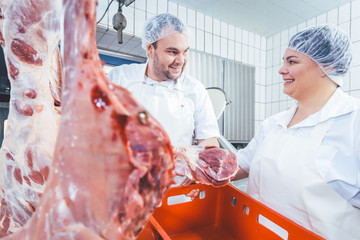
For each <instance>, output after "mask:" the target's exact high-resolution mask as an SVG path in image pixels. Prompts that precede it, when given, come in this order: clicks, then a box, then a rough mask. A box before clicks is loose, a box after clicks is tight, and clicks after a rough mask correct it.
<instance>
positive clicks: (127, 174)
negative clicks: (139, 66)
mask: <svg viewBox="0 0 360 240" xmlns="http://www.w3.org/2000/svg"><path fill="white" fill-rule="evenodd" d="M63 8H64V9H63V12H64V16H63V19H64V28H63V29H64V33H63V37H64V38H63V39H62V43H63V45H62V46H61V49H62V50H63V62H64V84H63V86H64V88H63V90H62V91H63V95H62V116H61V123H60V129H59V135H58V138H57V143H56V148H55V155H54V160H53V165H52V169H51V172H50V176H49V180H48V183H47V186H46V189H45V192H44V194H43V196H42V198H41V201H40V203H39V207H38V208H37V210H36V212H35V214H34V215H33V217H32V218H31V220H30V221H29V222H28V223H27V224H26V225H25V226H24V227H23V228H22V229H21V230H20V231H19V232H17V233H15V234H13V235H10V236H8V237H6V238H5V239H33V240H38V239H86V240H87V239H133V238H135V237H136V235H137V234H138V233H139V231H140V230H141V228H142V227H143V225H144V224H145V223H146V221H147V220H148V218H149V217H150V216H151V213H152V212H153V210H154V208H155V206H157V204H158V203H159V201H160V200H161V198H162V197H163V195H164V194H165V192H166V191H167V189H168V188H169V186H170V185H171V184H172V183H173V176H174V166H175V164H174V161H173V158H172V154H173V153H172V147H171V145H170V141H169V139H168V137H167V135H166V134H165V132H164V131H163V130H162V129H161V127H160V125H159V124H158V123H157V122H156V121H155V120H154V119H153V117H152V116H150V115H149V114H148V113H147V112H146V111H145V110H144V108H143V107H141V106H139V105H138V104H137V103H136V101H135V100H134V99H133V98H132V97H131V95H130V93H129V92H128V91H126V90H125V89H123V88H119V87H116V86H114V85H112V84H111V82H110V81H109V80H108V79H107V78H106V75H105V73H104V72H103V70H102V63H101V61H100V59H99V56H98V53H97V50H96V43H95V9H96V1H95V0H83V1H73V0H64V1H63Z"/></svg>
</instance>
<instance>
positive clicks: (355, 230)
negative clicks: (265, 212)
mask: <svg viewBox="0 0 360 240" xmlns="http://www.w3.org/2000/svg"><path fill="white" fill-rule="evenodd" d="M296 108H297V106H294V107H293V108H291V109H290V110H288V111H284V112H281V113H278V114H276V115H274V116H272V117H270V118H268V119H266V120H265V121H264V122H263V124H262V125H261V126H260V129H259V131H258V132H257V134H256V136H255V137H254V138H253V139H252V140H251V142H250V143H249V144H248V146H247V147H246V148H245V149H242V150H240V151H239V152H238V154H237V157H238V163H239V166H240V167H241V168H242V169H244V170H245V171H247V172H249V184H248V194H249V195H250V196H252V197H254V198H255V199H257V200H259V201H260V202H262V203H264V204H265V205H267V206H269V207H270V208H272V209H274V210H275V211H277V212H279V213H280V214H282V215H284V216H286V217H288V218H290V219H292V220H293V221H295V222H297V223H299V224H300V225H302V226H303V227H305V228H307V229H309V230H311V231H313V232H315V233H317V234H319V235H320V236H323V237H325V238H326V239H330V240H331V239H348V240H349V239H351V240H355V239H359V238H360V228H359V224H360V100H359V99H355V98H352V97H350V96H348V95H347V94H345V93H343V92H342V91H341V89H340V88H338V89H337V90H336V91H335V93H334V94H333V96H332V97H331V98H330V99H329V101H328V102H327V103H326V105H325V106H324V107H323V108H322V109H321V110H320V111H319V112H317V113H315V114H313V115H311V116H309V117H308V118H306V119H305V120H303V121H302V122H300V123H298V124H296V125H294V126H292V127H290V128H287V125H288V123H289V122H290V120H291V118H292V116H293V115H294V113H295V111H296Z"/></svg>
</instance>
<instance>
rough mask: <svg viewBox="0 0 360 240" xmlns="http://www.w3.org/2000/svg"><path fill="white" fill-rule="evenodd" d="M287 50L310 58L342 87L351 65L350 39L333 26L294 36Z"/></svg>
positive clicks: (320, 27) (309, 30) (309, 29)
mask: <svg viewBox="0 0 360 240" xmlns="http://www.w3.org/2000/svg"><path fill="white" fill-rule="evenodd" d="M288 48H289V49H291V50H294V51H297V52H300V53H302V54H305V55H307V56H309V57H310V58H312V59H313V60H314V61H315V62H316V63H317V64H318V65H319V66H320V68H321V69H322V70H323V71H324V72H325V73H326V74H327V76H328V77H329V78H330V79H331V80H333V81H334V82H335V83H336V84H337V85H339V86H342V85H343V80H342V79H341V77H342V76H344V75H345V74H346V73H347V72H348V70H349V68H350V64H351V59H352V55H351V49H350V48H351V41H350V37H349V36H348V35H347V34H346V33H345V32H343V31H342V30H341V29H340V28H338V27H336V26H333V25H322V26H315V27H310V28H307V29H305V30H303V31H300V32H298V33H297V34H295V35H294V36H293V37H292V38H291V39H290V42H289V46H288Z"/></svg>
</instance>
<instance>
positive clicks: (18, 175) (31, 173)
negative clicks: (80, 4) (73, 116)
mask: <svg viewBox="0 0 360 240" xmlns="http://www.w3.org/2000/svg"><path fill="white" fill-rule="evenodd" d="M56 4H57V3H56V1H49V0H37V1H35V0H12V1H10V0H1V2H0V44H1V46H2V47H3V50H4V55H5V61H6V65H7V69H8V76H9V79H10V83H11V95H10V96H11V97H10V102H9V115H8V121H7V127H6V134H5V136H4V141H3V143H2V146H1V149H0V235H5V234H7V233H12V232H15V231H17V229H19V228H20V227H21V226H23V225H24V224H25V222H26V221H27V220H28V219H29V218H30V217H31V215H32V213H33V212H34V211H35V210H36V209H37V207H38V206H37V205H38V202H39V199H40V196H41V194H42V193H43V191H44V187H45V181H46V179H47V177H48V174H49V169H50V165H51V162H52V158H53V151H54V146H55V141H56V136H57V132H58V125H59V116H60V114H59V112H58V109H57V106H55V105H58V104H59V102H60V97H59V96H60V91H59V89H60V84H61V71H60V55H59V51H58V42H59V38H60V36H59V21H60V12H59V10H60V7H59V6H60V5H59V4H57V5H56ZM54 102H55V103H56V104H55V105H54Z"/></svg>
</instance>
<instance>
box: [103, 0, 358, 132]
mask: <svg viewBox="0 0 360 240" xmlns="http://www.w3.org/2000/svg"><path fill="white" fill-rule="evenodd" d="M109 1H110V0H108V1H100V2H101V4H99V6H98V9H97V10H98V12H100V13H101V12H103V11H104V10H105V8H106V6H107V3H106V2H109ZM116 11H117V4H112V6H111V7H110V10H109V16H113V15H114V13H115V12H116ZM164 12H169V13H172V14H174V15H176V16H178V17H179V18H180V19H181V20H182V21H183V22H184V23H185V24H186V25H187V26H188V28H189V30H190V31H191V38H190V47H191V48H192V49H196V50H199V51H204V52H206V53H210V54H214V55H216V56H221V57H224V58H229V59H232V60H235V61H239V62H242V63H245V64H251V65H254V66H255V68H256V71H255V79H256V84H255V91H256V93H255V122H256V123H255V126H256V128H257V127H258V126H259V124H260V123H261V122H262V121H263V120H264V119H265V118H266V117H268V116H270V115H272V114H275V113H277V112H279V111H283V110H285V109H287V108H288V107H290V106H291V105H293V104H294V100H292V99H290V98H289V97H287V96H286V95H285V94H283V92H282V80H281V77H280V75H279V74H278V69H279V68H280V66H281V64H282V55H283V53H284V51H285V49H286V46H287V43H288V41H289V38H290V37H291V36H293V35H294V34H295V33H297V32H298V30H301V29H303V28H305V27H307V26H310V25H314V24H323V23H332V24H336V25H338V26H340V27H341V28H342V29H343V30H344V31H346V32H347V33H349V35H350V36H351V39H352V42H353V47H354V60H353V67H352V69H351V71H350V74H349V76H348V77H347V78H346V79H344V80H345V85H344V87H343V89H344V91H345V92H348V93H349V94H350V95H353V96H356V97H360V30H359V29H360V0H354V1H352V2H350V3H348V4H345V5H343V6H341V7H339V8H336V9H333V10H331V11H329V12H327V13H325V14H322V15H319V16H317V17H315V18H312V19H308V20H307V21H305V22H303V23H301V24H298V25H297V26H293V27H291V28H289V29H286V30H284V31H282V32H280V33H277V34H275V35H273V36H270V37H268V38H265V37H263V36H260V35H258V34H256V33H253V32H249V31H246V30H244V29H241V28H239V27H237V26H236V25H233V24H229V23H226V22H222V21H220V20H219V19H216V18H213V17H210V16H207V15H205V14H203V13H201V12H197V11H194V10H192V9H189V8H187V7H184V6H182V5H179V4H176V3H173V2H170V1H169V0H136V1H135V2H134V3H132V4H131V5H130V6H129V7H123V14H124V15H125V16H126V19H127V27H126V28H125V30H124V32H125V33H127V34H130V35H135V36H138V37H139V36H140V35H141V31H142V27H143V25H144V22H145V20H146V19H148V18H150V17H152V16H154V15H155V14H159V13H164ZM98 15H100V14H98ZM98 18H100V16H98ZM108 22H111V19H108V18H104V19H103V20H102V21H101V23H102V24H104V25H106V24H107V23H108ZM190 64H191V63H190ZM255 130H256V129H255Z"/></svg>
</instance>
